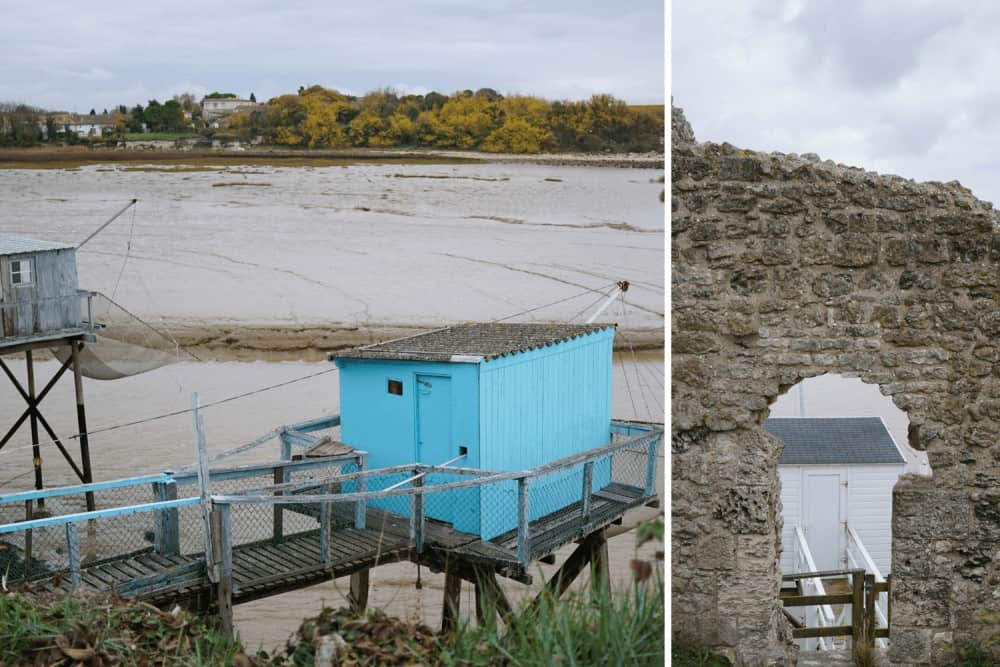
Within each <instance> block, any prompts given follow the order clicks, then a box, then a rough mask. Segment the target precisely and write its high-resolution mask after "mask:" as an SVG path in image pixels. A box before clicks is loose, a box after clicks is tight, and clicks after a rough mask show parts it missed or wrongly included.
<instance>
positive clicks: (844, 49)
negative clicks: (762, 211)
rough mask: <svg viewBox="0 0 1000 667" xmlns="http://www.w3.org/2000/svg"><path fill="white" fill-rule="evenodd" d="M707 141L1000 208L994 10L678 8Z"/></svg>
mask: <svg viewBox="0 0 1000 667" xmlns="http://www.w3.org/2000/svg"><path fill="white" fill-rule="evenodd" d="M671 18H672V42H673V43H672V46H671V52H672V73H671V75H672V95H673V97H674V103H675V104H676V105H677V106H679V107H682V108H683V109H684V111H685V114H686V116H687V118H688V121H690V123H691V125H692V127H693V128H694V132H695V136H696V137H697V138H698V140H699V141H707V140H710V141H716V142H721V141H729V142H730V143H732V144H735V145H737V146H739V147H741V148H752V149H756V150H764V151H772V150H778V151H782V152H785V153H800V154H801V153H810V152H811V153H817V154H819V155H820V157H822V158H824V159H825V158H830V159H833V160H835V161H837V162H843V163H845V164H850V165H855V166H861V167H865V168H867V169H871V170H875V171H879V172H884V173H893V174H898V175H900V176H905V177H907V178H915V179H917V180H938V181H950V180H959V181H961V183H962V184H963V185H965V186H966V187H969V188H971V189H972V191H973V192H974V193H975V194H976V195H977V196H978V197H980V198H981V199H986V200H987V201H992V202H994V203H997V204H1000V38H998V37H997V32H996V28H997V26H998V25H1000V3H997V2H991V1H983V2H973V1H964V0H963V1H962V2H954V3H950V2H943V1H941V0H928V1H922V0H905V1H897V0H836V1H832V0H745V1H744V0H740V1H739V2H732V1H731V0H674V3H673V10H672V14H671Z"/></svg>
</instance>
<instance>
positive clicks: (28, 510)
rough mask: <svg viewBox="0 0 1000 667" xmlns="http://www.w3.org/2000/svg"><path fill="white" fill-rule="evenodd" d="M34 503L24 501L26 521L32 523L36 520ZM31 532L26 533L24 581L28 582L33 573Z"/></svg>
mask: <svg viewBox="0 0 1000 667" xmlns="http://www.w3.org/2000/svg"><path fill="white" fill-rule="evenodd" d="M33 504H34V503H33V501H31V500H25V501H24V520H25V521H31V520H32V519H33V518H34V515H35V512H34V508H33ZM31 532H32V531H30V530H26V531H24V580H25V581H27V580H28V575H29V574H30V573H31V547H32V544H31V542H32V539H31Z"/></svg>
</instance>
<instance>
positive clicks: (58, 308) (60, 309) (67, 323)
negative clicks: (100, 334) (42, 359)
mask: <svg viewBox="0 0 1000 667" xmlns="http://www.w3.org/2000/svg"><path fill="white" fill-rule="evenodd" d="M95 296H97V292H90V291H87V290H77V291H76V292H75V293H72V294H62V295H59V296H50V297H42V298H38V299H29V300H25V301H8V302H2V303H0V340H2V339H4V338H22V337H25V336H32V335H38V334H44V333H45V332H46V331H47V330H49V329H51V330H53V331H60V330H66V329H83V330H86V331H87V332H88V333H91V334H93V333H94V329H95V325H94V303H93V299H94V297H95ZM81 299H86V302H87V306H86V319H84V318H83V317H82V315H81V312H80V311H81V301H80V300H81ZM22 316H23V317H25V318H26V321H25V322H21V321H19V318H20V317H22ZM43 321H45V322H52V323H53V325H52V326H50V327H49V328H48V329H43V328H42V324H41V323H42V322H43Z"/></svg>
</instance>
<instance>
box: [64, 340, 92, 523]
mask: <svg viewBox="0 0 1000 667" xmlns="http://www.w3.org/2000/svg"><path fill="white" fill-rule="evenodd" d="M82 348H83V343H80V342H74V343H72V344H71V345H70V359H71V360H72V362H73V386H74V389H75V392H76V423H77V427H78V429H77V433H78V434H79V435H80V458H81V459H82V461H81V463H83V478H82V480H81V481H82V482H83V483H84V484H90V483H91V482H93V481H94V474H93V472H92V471H91V469H90V439H89V438H88V437H87V411H86V409H85V408H84V404H83V403H84V402H83V373H81V371H80V350H81V349H82ZM96 507H97V505H96V504H95V503H94V494H93V493H88V494H87V509H88V510H89V511H93V510H94V509H95V508H96Z"/></svg>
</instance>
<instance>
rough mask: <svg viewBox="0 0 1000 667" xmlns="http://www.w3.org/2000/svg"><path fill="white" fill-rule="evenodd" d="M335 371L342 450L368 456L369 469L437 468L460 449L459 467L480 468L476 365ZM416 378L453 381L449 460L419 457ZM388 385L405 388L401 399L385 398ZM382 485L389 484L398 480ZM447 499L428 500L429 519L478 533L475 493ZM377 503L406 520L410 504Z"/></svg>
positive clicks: (384, 365)
mask: <svg viewBox="0 0 1000 667" xmlns="http://www.w3.org/2000/svg"><path fill="white" fill-rule="evenodd" d="M337 365H338V366H339V367H340V415H341V425H340V438H341V440H342V441H343V442H345V443H346V444H348V445H351V446H352V447H357V448H358V449H363V450H365V451H367V452H368V467H369V468H383V467H388V466H395V465H404V464H407V463H414V462H417V463H424V464H427V465H438V464H440V463H443V462H444V461H445V460H447V459H449V458H452V457H455V456H458V448H459V447H467V448H468V452H469V454H468V457H467V458H465V459H463V460H462V461H460V462H459V463H458V465H461V466H466V467H473V468H476V467H480V460H479V415H478V409H477V408H478V405H477V399H476V397H477V395H478V393H479V392H478V383H479V378H478V369H477V366H476V365H475V364H459V363H454V364H452V363H435V362H420V361H385V360H371V359H338V360H337ZM418 375H429V376H438V377H448V378H450V379H451V392H450V393H451V408H452V409H451V420H452V424H451V438H452V442H451V446H450V454H449V455H448V456H447V457H446V458H445V459H441V460H421V459H420V458H419V457H418V452H417V425H418V420H417V414H418V402H417V399H418V393H417V376H418ZM389 380H398V381H400V382H402V383H403V395H402V396H398V395H395V394H390V393H389V392H388V382H389ZM433 455H434V456H435V457H437V456H441V455H443V450H441V449H438V450H437V451H435V452H433ZM449 478H450V476H448V475H434V476H433V477H432V478H431V479H428V480H427V483H428V484H432V483H435V484H436V483H442V482H443V481H455V480H453V479H449ZM385 481H388V482H389V483H392V481H397V480H391V481H390V480H385ZM386 485H387V484H384V483H383V484H382V486H386ZM373 488H374V487H373ZM445 495H447V494H436V495H435V494H431V495H428V497H427V499H428V504H427V516H429V517H431V518H434V519H440V520H442V521H453V522H454V525H455V528H456V529H457V530H463V531H466V532H471V533H476V532H478V530H479V521H478V517H479V499H478V497H477V496H476V494H475V490H474V489H470V490H469V491H461V492H455V494H454V495H455V496H459V495H461V498H452V499H451V501H452V502H448V501H447V500H444V496H445ZM377 502H382V503H388V504H385V505H384V507H383V508H384V509H386V510H389V511H392V512H397V513H399V514H403V515H405V516H408V515H409V512H410V507H409V499H408V498H405V497H403V498H390V499H386V500H385V501H377ZM377 502H376V504H377Z"/></svg>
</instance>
